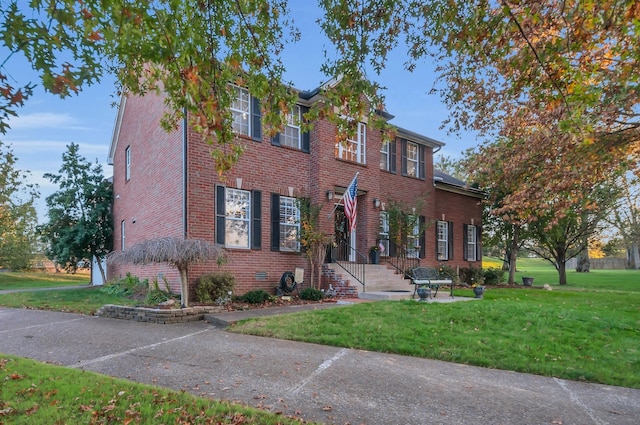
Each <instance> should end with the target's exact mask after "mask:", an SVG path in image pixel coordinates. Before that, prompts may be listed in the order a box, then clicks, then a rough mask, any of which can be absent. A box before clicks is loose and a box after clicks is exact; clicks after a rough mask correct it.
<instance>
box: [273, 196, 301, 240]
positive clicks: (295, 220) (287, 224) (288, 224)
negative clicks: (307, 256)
mask: <svg viewBox="0 0 640 425" xmlns="http://www.w3.org/2000/svg"><path fill="white" fill-rule="evenodd" d="M286 204H289V207H290V208H291V212H292V213H293V214H292V215H291V216H290V217H285V219H287V220H289V221H282V218H283V207H286ZM279 208H280V227H279V230H278V231H279V232H280V251H285V252H300V240H299V239H298V236H299V235H300V209H299V208H298V204H297V200H296V198H291V197H289V196H280V206H279ZM285 216H286V214H285ZM288 229H295V230H294V234H295V240H294V243H293V245H294V246H293V247H291V246H287V245H286V242H287V239H286V235H287V231H286V230H288Z"/></svg>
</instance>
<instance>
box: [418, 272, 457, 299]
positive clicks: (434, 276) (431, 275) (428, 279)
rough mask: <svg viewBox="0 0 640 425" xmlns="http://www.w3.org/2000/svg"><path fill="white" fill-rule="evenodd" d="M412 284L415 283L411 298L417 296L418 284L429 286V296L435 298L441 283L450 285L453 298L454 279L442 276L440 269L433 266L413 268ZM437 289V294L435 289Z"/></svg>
mask: <svg viewBox="0 0 640 425" xmlns="http://www.w3.org/2000/svg"><path fill="white" fill-rule="evenodd" d="M410 277H411V285H413V295H412V296H411V298H415V296H416V291H417V290H418V286H420V285H423V286H427V287H428V288H429V289H430V291H429V298H433V297H435V296H436V295H438V289H440V285H449V286H450V287H451V298H453V280H451V279H446V278H445V279H443V278H441V277H440V275H439V273H438V270H436V269H435V268H433V267H416V268H414V269H412V270H411V274H410ZM434 290H435V294H434V293H433V291H434Z"/></svg>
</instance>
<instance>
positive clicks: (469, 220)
mask: <svg viewBox="0 0 640 425" xmlns="http://www.w3.org/2000/svg"><path fill="white" fill-rule="evenodd" d="M234 89H235V91H236V101H235V102H234V103H233V106H232V113H233V115H234V130H235V131H236V133H237V137H238V138H239V139H240V140H241V142H242V143H243V144H244V145H245V146H246V149H245V153H244V154H243V155H242V156H241V158H240V160H239V161H238V163H237V164H236V165H235V166H234V167H233V169H232V170H231V171H230V172H229V173H227V174H226V175H225V176H224V177H223V178H221V177H219V176H218V174H217V173H216V171H215V168H214V161H213V159H212V157H211V154H210V146H209V145H207V144H206V143H204V142H203V141H202V139H201V138H200V136H199V135H198V134H197V133H195V132H193V131H191V129H190V128H188V126H186V125H183V126H182V128H180V129H179V130H177V131H174V132H171V133H167V132H165V131H164V130H163V129H162V128H161V127H160V118H161V116H162V114H163V110H164V109H163V108H164V104H163V101H162V98H161V97H159V96H157V95H153V94H148V95H146V96H144V97H138V96H125V97H123V98H122V100H121V104H120V109H119V112H118V115H117V119H116V124H115V128H114V134H113V139H112V143H111V146H110V150H109V162H110V163H111V164H112V165H113V190H114V205H113V216H114V227H115V229H114V238H115V241H114V242H115V243H114V247H115V248H114V249H115V250H126V249H127V247H130V246H132V245H134V244H136V243H139V242H141V241H143V240H145V239H152V238H157V237H164V236H177V237H183V238H192V239H205V240H208V241H211V242H216V243H218V244H220V245H221V246H223V247H224V248H225V251H226V258H227V262H226V263H225V264H223V265H222V266H220V265H218V264H216V263H215V262H211V264H202V265H197V266H195V267H193V268H192V269H190V270H189V275H188V279H189V282H190V290H191V291H192V292H193V291H194V285H195V281H196V279H197V278H198V276H200V275H202V274H203V273H207V272H213V271H218V270H227V271H230V272H232V273H233V275H234V276H235V278H236V282H237V284H236V292H237V293H239V294H242V293H245V292H247V291H249V290H255V289H264V290H266V291H267V292H270V293H274V292H275V287H276V285H277V284H278V281H279V279H280V277H281V276H282V274H283V273H284V272H285V271H291V270H293V269H294V268H296V267H298V268H304V269H305V270H306V273H305V274H306V276H309V264H308V261H307V260H306V258H305V257H304V256H303V255H301V253H300V243H299V241H298V239H297V237H296V235H297V234H298V226H299V225H300V224H299V211H298V208H297V203H296V199H298V198H301V197H304V198H307V199H309V200H310V201H311V202H312V203H314V204H316V205H320V206H321V213H320V217H321V223H320V227H321V229H322V230H323V231H325V232H327V233H329V234H334V235H335V239H336V241H337V242H340V243H345V244H348V246H350V247H352V248H350V250H349V252H360V253H363V254H364V256H365V257H366V258H368V257H367V254H368V251H369V248H370V247H372V246H376V245H380V243H382V246H383V247H384V252H383V260H389V261H390V262H393V259H394V257H397V256H406V255H408V256H410V257H414V258H416V259H419V261H420V264H421V265H437V264H447V265H449V266H451V267H452V268H454V269H455V268H456V267H469V266H470V265H472V266H476V267H480V265H481V263H480V261H481V256H480V247H481V237H480V235H481V228H480V225H481V218H482V210H481V206H480V199H481V196H482V195H481V193H480V192H478V191H474V190H473V189H469V188H468V187H466V185H465V184H464V183H463V182H460V181H458V180H455V179H453V178H451V177H450V176H447V175H445V174H442V173H439V172H437V171H434V169H433V154H434V152H436V151H437V150H439V149H440V148H441V147H442V146H443V145H444V144H443V143H442V142H439V141H436V140H433V139H431V138H429V137H426V136H422V135H419V134H416V133H414V132H411V131H409V130H406V129H403V128H397V137H396V139H395V140H393V141H392V142H389V143H383V140H382V135H381V134H380V131H379V130H375V129H373V128H372V127H371V126H370V125H368V123H367V122H360V123H359V124H358V131H357V134H356V136H355V137H354V138H353V139H352V140H348V141H347V142H346V143H336V128H335V126H334V125H333V124H331V123H329V122H328V121H324V120H320V121H317V122H314V123H313V128H312V130H311V131H309V132H303V131H302V130H301V128H300V127H299V126H298V125H297V123H298V121H299V119H300V117H301V116H302V114H303V113H304V111H305V110H306V108H309V107H310V106H312V105H313V104H314V102H317V101H319V100H320V92H319V90H314V91H311V92H300V93H299V98H298V101H299V103H298V106H297V107H296V108H295V109H294V110H293V111H292V113H291V117H289V118H290V119H289V120H288V122H289V124H288V125H287V126H286V128H285V129H284V130H283V131H282V132H281V133H280V134H279V135H278V136H276V137H273V138H269V137H267V136H266V135H265V132H264V131H262V128H261V120H260V109H259V102H258V101H256V100H255V99H254V98H253V97H252V96H251V95H250V93H249V92H248V91H247V90H246V89H244V88H241V87H234ZM381 113H382V114H384V115H385V118H392V116H391V115H389V114H387V113H386V112H381ZM356 175H357V176H358V178H357V191H355V192H354V193H353V196H354V199H353V200H355V201H356V205H357V206H356V207H355V213H354V214H355V216H354V226H353V228H352V229H349V226H348V225H347V217H346V215H345V209H344V203H343V202H342V198H343V196H344V195H345V190H346V189H347V187H348V186H349V184H350V182H352V181H353V179H354V176H356ZM417 200H422V202H419V203H418V202H417ZM392 203H396V204H398V203H400V204H403V205H409V206H410V205H416V206H417V210H416V207H414V208H413V211H412V214H415V215H416V216H417V217H419V219H420V220H419V223H420V224H421V225H420V226H416V228H415V234H410V235H407V237H408V238H409V240H410V241H411V243H410V249H408V250H407V251H408V252H402V253H400V252H398V251H399V249H398V248H397V247H395V246H394V244H393V243H389V241H388V232H389V217H388V209H389V205H391V204H392ZM350 206H351V204H350V205H349V207H350ZM347 215H348V214H347ZM329 257H331V255H328V261H329ZM346 257H348V258H338V260H342V261H345V262H349V261H359V260H358V259H356V258H354V257H353V256H352V255H351V254H349V255H347V256H346ZM358 258H362V257H358ZM127 272H131V273H132V274H134V275H137V276H139V277H141V278H149V279H150V280H151V279H154V278H158V280H160V281H161V280H162V279H163V278H164V279H167V280H168V281H169V282H170V283H171V286H172V289H174V290H176V291H177V290H179V288H180V283H179V282H180V280H179V276H178V274H177V271H175V270H173V269H171V268H170V267H168V266H164V265H150V266H144V267H142V266H133V265H126V266H122V265H119V266H116V265H110V266H109V277H110V278H118V277H121V276H124V275H125V274H126V273H127ZM354 286H356V287H359V286H360V285H358V284H357V283H355V284H354ZM362 289H363V288H360V290H362Z"/></svg>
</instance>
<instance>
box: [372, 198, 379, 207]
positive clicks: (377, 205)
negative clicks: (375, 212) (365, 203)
mask: <svg viewBox="0 0 640 425" xmlns="http://www.w3.org/2000/svg"><path fill="white" fill-rule="evenodd" d="M373 206H374V207H376V208H380V199H378V198H373Z"/></svg>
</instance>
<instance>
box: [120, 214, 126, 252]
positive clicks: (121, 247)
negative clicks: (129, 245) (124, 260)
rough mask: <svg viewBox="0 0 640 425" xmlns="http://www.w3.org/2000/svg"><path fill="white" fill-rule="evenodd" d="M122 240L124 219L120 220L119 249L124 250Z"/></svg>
mask: <svg viewBox="0 0 640 425" xmlns="http://www.w3.org/2000/svg"><path fill="white" fill-rule="evenodd" d="M124 240H125V233H124V220H122V221H121V222H120V250H121V251H124V246H125V244H124Z"/></svg>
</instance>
